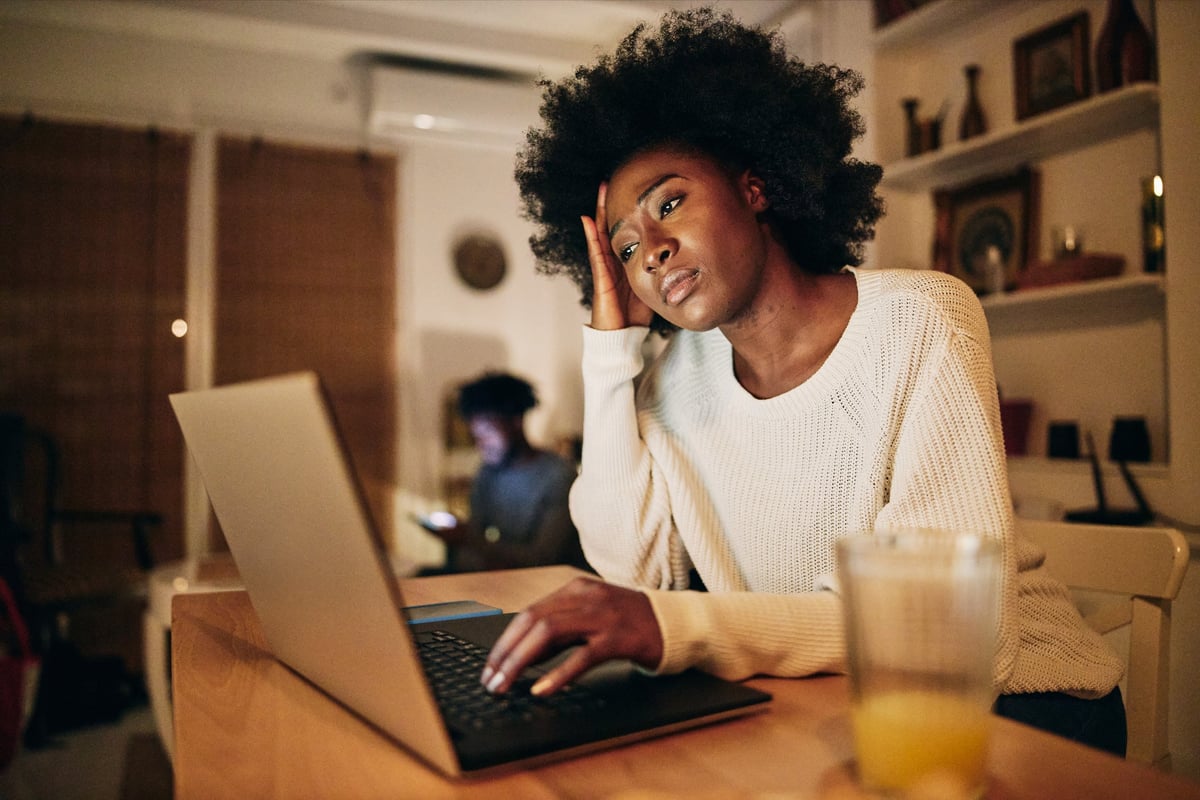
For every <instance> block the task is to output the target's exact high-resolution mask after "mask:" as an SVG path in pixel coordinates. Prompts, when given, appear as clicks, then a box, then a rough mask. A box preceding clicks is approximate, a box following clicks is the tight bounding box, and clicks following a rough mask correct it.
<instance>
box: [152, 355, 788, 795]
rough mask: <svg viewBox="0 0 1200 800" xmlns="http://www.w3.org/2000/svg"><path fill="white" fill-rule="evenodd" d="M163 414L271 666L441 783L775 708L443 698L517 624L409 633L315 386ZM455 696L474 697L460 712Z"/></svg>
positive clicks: (631, 672)
mask: <svg viewBox="0 0 1200 800" xmlns="http://www.w3.org/2000/svg"><path fill="white" fill-rule="evenodd" d="M170 400H171V405H172V407H173V409H174V411H175V415H176V417H177V419H178V420H179V425H180V427H181V428H182V430H183V435H184V439H185V440H186V442H187V446H188V449H189V450H190V451H191V454H192V457H193V459H194V460H195V463H196V465H197V467H198V468H199V472H200V474H201V476H202V477H203V480H204V484H205V487H206V488H207V490H208V495H209V499H210V500H211V502H212V506H213V510H214V511H215V512H216V515H217V519H218V521H219V522H220V524H221V528H222V530H223V531H224V534H225V539H226V541H227V542H228V544H229V549H230V552H231V554H232V555H233V558H234V561H235V562H236V563H237V567H238V571H239V573H240V577H241V579H242V582H243V584H244V585H245V587H246V590H247V591H248V592H249V596H250V601H251V604H252V605H253V606H254V610H255V612H256V614H257V615H258V618H259V620H260V622H261V624H262V628H263V631H264V633H265V635H266V638H267V642H268V644H269V646H270V648H271V650H272V652H273V654H274V655H275V657H276V658H278V659H279V660H280V661H281V662H283V663H284V664H286V665H287V666H288V667H290V668H291V669H292V670H294V671H295V672H297V673H299V674H300V675H301V676H303V677H304V678H305V679H307V680H308V681H310V682H311V683H313V684H314V685H316V686H317V687H318V688H319V689H321V690H322V691H324V692H325V693H327V694H328V695H330V696H331V697H333V698H334V699H335V700H337V701H339V702H340V703H341V704H343V705H344V706H346V707H347V708H349V709H350V710H351V711H353V712H354V713H356V714H358V715H359V716H360V717H362V718H363V719H365V720H367V721H368V722H369V723H371V724H372V725H374V726H375V727H377V728H378V729H379V730H381V731H383V732H384V733H385V734H387V735H388V736H390V737H391V738H393V739H394V740H395V741H397V742H398V743H400V744H401V745H402V746H404V747H405V748H407V749H409V750H410V751H411V752H413V753H414V754H416V755H417V756H419V757H420V758H421V759H423V760H424V761H425V762H427V763H428V764H430V765H432V766H434V767H435V768H437V769H438V770H440V771H441V772H443V773H445V774H446V775H448V776H451V777H461V776H469V775H479V774H486V773H489V772H493V771H500V770H503V769H505V768H508V767H513V766H518V765H520V766H528V765H532V764H537V763H543V762H546V761H551V760H555V759H559V758H565V757H568V756H572V755H576V754H579V753H583V752H589V751H593V750H596V749H600V748H604V747H610V746H615V745H620V744H625V743H628V742H631V741H635V740H638V739H643V738H648V737H650V736H655V735H660V734H665V733H669V732H672V731H676V730H680V729H684V728H689V727H693V726H697V725H701V724H706V723H710V722H714V721H717V720H721V719H726V718H730V717H735V716H740V715H743V714H748V713H752V712H755V711H761V710H764V709H765V708H767V707H768V705H769V701H770V700H771V696H770V695H769V694H766V693H764V692H760V691H758V690H755V689H752V688H750V687H748V686H743V685H741V684H738V683H733V682H729V681H724V680H721V679H719V678H716V677H714V676H712V675H708V674H706V673H703V672H700V671H698V670H690V671H687V672H684V673H681V674H678V675H664V676H652V675H647V674H645V673H644V672H642V671H640V670H638V669H637V668H636V667H635V666H634V665H633V664H631V663H628V662H620V661H618V662H610V663H608V664H605V665H602V666H600V667H597V668H595V669H593V670H591V671H590V672H588V673H587V674H586V675H584V676H582V677H581V678H580V679H578V680H577V681H576V682H575V683H574V684H573V685H572V686H571V687H570V690H569V691H567V692H566V693H564V694H563V695H562V696H561V697H559V698H557V699H555V700H554V701H553V704H552V705H551V704H550V701H549V698H547V699H546V702H543V698H535V697H533V696H532V695H530V694H529V693H528V685H529V684H530V683H531V682H532V680H533V679H535V678H536V673H535V674H531V675H528V676H523V678H522V682H521V684H519V685H518V686H517V687H514V689H513V690H512V691H510V692H509V693H507V694H506V695H503V696H492V695H488V694H486V693H485V692H482V691H481V687H480V686H479V673H480V671H481V668H482V665H481V664H472V665H470V666H466V667H461V666H460V667H459V670H460V671H464V672H465V675H460V676H459V677H460V678H461V679H463V680H464V681H465V685H464V687H463V688H462V689H454V688H453V687H450V686H449V684H447V683H446V681H447V680H448V679H447V678H445V677H444V676H443V675H442V674H441V673H440V672H438V671H437V670H436V669H435V666H434V662H436V661H438V660H439V659H440V660H441V661H442V662H445V661H450V662H451V664H452V665H454V664H459V663H460V662H459V657H458V656H457V655H454V656H450V657H447V656H446V651H447V650H448V649H449V648H453V647H463V648H465V649H466V650H467V651H468V652H471V653H473V654H474V656H476V657H479V658H482V656H483V655H486V653H487V651H488V650H489V649H490V648H491V646H492V644H493V643H494V642H495V641H496V639H497V638H498V637H499V636H500V634H501V632H503V630H504V628H505V626H506V625H507V623H508V621H509V620H510V619H511V618H512V614H495V615H486V616H475V617H469V618H464V619H450V620H441V621H437V622H415V621H412V622H410V620H409V615H408V613H407V612H406V607H405V602H404V597H403V593H402V591H401V586H400V582H399V580H398V579H397V578H396V576H395V573H394V572H393V568H392V565H391V560H390V558H389V555H388V553H387V551H386V549H385V547H384V540H383V538H382V537H381V536H380V533H379V531H378V530H377V528H376V527H375V525H374V523H373V521H372V519H371V516H370V513H369V512H368V510H367V506H366V504H365V502H364V501H363V493H362V491H361V487H360V485H359V483H358V481H357V479H356V476H355V472H354V470H353V468H352V465H351V463H350V460H349V457H348V454H347V451H346V449H345V446H344V444H343V441H342V438H341V436H340V435H339V432H338V429H337V425H336V422H335V419H334V416H333V414H332V410H331V408H330V405H329V403H328V400H327V398H326V395H325V392H324V390H323V389H322V385H321V381H320V379H319V378H318V376H317V375H316V374H315V373H312V372H302V373H293V374H288V375H282V376H279V377H273V378H266V379H262V380H256V381H250V382H246V383H239V384H232V385H228V386H223V387H218V388H214V389H206V390H201V391H194V392H183V393H179V394H173V395H171V398H170ZM461 599H462V600H473V599H474V598H461ZM427 653H433V658H432V659H430V658H428V657H424V656H425V654H427ZM439 654H440V656H439ZM560 657H561V656H560ZM425 665H428V666H425ZM459 691H461V692H465V693H467V694H469V695H470V696H469V697H467V698H466V705H467V710H466V711H465V712H464V710H463V708H462V707H461V706H457V705H455V703H457V702H458V701H460V700H462V699H463V698H458V697H456V696H455V692H459ZM472 704H474V705H473V706H472ZM514 708H515V709H516V711H515V712H514ZM472 709H473V710H472Z"/></svg>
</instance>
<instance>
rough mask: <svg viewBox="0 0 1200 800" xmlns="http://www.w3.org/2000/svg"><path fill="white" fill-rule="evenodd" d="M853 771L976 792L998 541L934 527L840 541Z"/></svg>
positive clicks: (871, 782) (995, 619)
mask: <svg viewBox="0 0 1200 800" xmlns="http://www.w3.org/2000/svg"><path fill="white" fill-rule="evenodd" d="M838 571H839V576H840V580H841V585H842V595H843V600H844V607H845V615H846V637H847V648H848V654H849V660H850V682H851V694H852V705H851V721H852V727H853V730H854V747H855V756H856V760H857V764H858V775H859V780H860V781H861V783H862V784H863V786H864V787H865V788H867V789H870V790H873V791H882V792H895V793H905V792H909V791H911V790H913V789H914V788H915V787H921V786H926V787H935V786H936V787H940V788H941V790H942V793H943V795H945V796H954V797H972V796H976V797H977V796H982V794H983V790H984V784H985V766H986V760H987V742H988V733H989V728H990V725H991V704H992V701H993V699H994V694H993V685H992V663H993V660H994V658H995V650H996V632H997V626H998V623H999V604H1000V585H1001V553H1000V546H999V542H997V541H994V540H991V539H987V538H984V537H980V536H973V535H966V534H949V533H941V532H937V531H899V532H878V533H873V534H864V535H861V536H854V537H850V538H847V539H844V540H842V541H841V542H839V543H838Z"/></svg>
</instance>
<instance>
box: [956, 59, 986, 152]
mask: <svg viewBox="0 0 1200 800" xmlns="http://www.w3.org/2000/svg"><path fill="white" fill-rule="evenodd" d="M965 72H966V74H967V104H966V105H965V106H964V107H963V112H962V118H961V119H960V120H959V122H958V138H959V139H970V138H971V137H972V136H979V135H980V134H981V133H986V132H987V118H986V117H984V115H983V107H982V106H981V105H979V87H978V84H979V65H978V64H969V65H968V66H967V67H966V69H965Z"/></svg>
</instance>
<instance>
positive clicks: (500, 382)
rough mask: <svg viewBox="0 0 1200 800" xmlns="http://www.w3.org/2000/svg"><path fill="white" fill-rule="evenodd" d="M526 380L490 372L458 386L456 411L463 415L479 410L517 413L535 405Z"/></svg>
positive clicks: (472, 414)
mask: <svg viewBox="0 0 1200 800" xmlns="http://www.w3.org/2000/svg"><path fill="white" fill-rule="evenodd" d="M537 402H538V401H537V396H536V395H535V394H534V392H533V386H532V385H530V383H529V382H528V381H525V380H522V379H521V378H518V377H516V376H515V375H509V374H508V373H505V372H489V373H486V374H485V375H483V377H481V378H477V379H476V380H473V381H471V382H470V383H467V384H465V385H464V386H462V387H461V388H460V389H459V390H458V412H459V413H460V414H461V415H462V417H463V419H470V418H471V417H474V416H477V415H479V414H496V415H498V416H502V417H519V416H521V415H522V414H524V413H525V412H526V411H528V410H529V409H531V408H533V407H534V406H536V405H537Z"/></svg>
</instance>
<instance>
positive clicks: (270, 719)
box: [172, 567, 1200, 800]
mask: <svg viewBox="0 0 1200 800" xmlns="http://www.w3.org/2000/svg"><path fill="white" fill-rule="evenodd" d="M572 574H574V571H573V570H572V569H570V568H568V567H545V568H539V569H526V570H512V571H508V572H502V573H476V574H471V575H453V576H443V577H435V578H416V579H411V580H406V581H404V582H403V587H404V593H405V600H406V602H408V603H410V604H413V605H416V604H420V603H432V602H438V601H442V600H454V599H473V600H478V601H480V602H483V603H488V604H490V605H495V606H499V607H501V608H504V609H506V610H515V609H519V608H521V607H523V606H524V605H526V604H528V603H529V602H530V601H532V600H533V599H536V598H537V597H540V596H542V595H543V594H546V593H547V592H549V591H550V590H552V589H554V588H557V587H558V586H560V585H562V584H563V583H564V582H566V581H567V580H568V579H569V578H570V577H571V576H572ZM172 650H173V654H172V658H173V662H172V663H173V693H174V709H175V764H174V767H175V796H176V798H177V799H178V800H189V799H190V798H203V800H216V799H217V798H237V800H243V799H244V798H260V799H261V798H270V797H288V798H290V797H304V798H310V797H317V798H341V797H353V798H372V797H380V798H407V797H418V798H481V797H497V798H522V799H523V800H524V799H525V798H593V797H598V798H619V800H635V798H636V799H638V800H642V799H645V800H650V799H651V798H653V799H654V800H662V799H663V798H712V799H714V800H715V799H716V798H722V799H724V798H765V797H766V796H768V795H770V796H771V797H773V798H779V797H789V798H819V799H820V800H834V799H835V798H836V799H837V800H841V799H842V798H853V797H858V796H860V795H859V792H858V790H857V789H856V787H855V785H854V780H853V766H852V763H851V755H852V744H851V737H850V727H849V719H848V716H847V681H846V679H845V678H844V677H840V676H839V677H820V678H808V679H799V680H797V679H791V680H789V679H778V678H763V679H756V680H753V681H751V682H750V683H751V685H753V686H756V687H758V688H761V689H764V690H766V691H769V692H771V693H772V694H774V696H775V701H774V703H773V704H772V708H771V710H769V711H768V712H766V713H764V714H757V715H754V716H751V717H747V718H741V719H736V720H732V721H729V722H723V723H719V724H716V725H711V726H708V727H705V728H700V729H696V730H691V731H685V732H683V733H678V734H674V735H671V736H667V737H661V738H658V739H652V740H649V741H645V742H640V743H637V744H633V745H628V746H625V747H621V748H617V749H614V750H609V751H606V752H602V753H595V754H591V755H588V756H583V757H579V758H576V759H573V760H569V761H564V762H560V763H557V764H551V765H548V766H544V767H539V768H537V769H529V770H522V771H517V772H512V773H509V774H506V775H501V776H498V777H491V778H487V779H477V780H473V781H467V782H454V781H450V780H447V779H445V778H443V777H442V776H441V775H440V774H438V773H436V772H434V771H433V770H432V769H430V768H429V767H427V766H425V765H424V764H423V763H421V762H419V761H417V760H416V759H415V758H413V757H412V756H410V755H409V754H408V753H407V751H405V750H404V749H403V748H402V747H401V746H399V745H398V744H396V743H395V742H394V741H393V740H391V739H389V738H388V737H386V736H385V735H384V734H382V733H380V732H379V731H378V730H376V729H375V728H373V727H372V726H370V725H369V724H368V723H366V722H364V721H362V720H361V719H360V718H359V717H357V716H356V715H354V714H353V713H351V712H350V711H348V710H347V709H346V708H345V707H344V706H342V705H340V704H339V703H337V702H335V701H333V700H331V699H329V698H328V697H327V696H326V695H324V694H323V693H321V692H320V691H319V690H318V689H316V688H315V687H313V686H312V685H311V684H309V683H308V682H307V681H305V680H304V679H303V678H300V677H299V676H298V675H297V674H296V673H294V672H292V671H291V670H289V669H287V668H286V667H284V666H283V665H282V664H280V663H279V662H278V661H276V660H275V659H274V658H273V657H272V656H271V654H270V653H269V652H268V651H267V650H266V643H265V641H264V639H263V636H262V632H261V630H260V627H259V623H258V619H257V617H256V616H255V614H254V611H253V608H252V607H251V606H250V603H249V599H248V597H247V595H246V594H245V593H244V592H222V593H213V594H196V595H179V596H177V597H176V598H175V600H174V617H173V624H172ZM989 758H990V761H989V774H990V785H989V789H988V797H989V798H993V799H994V800H1008V799H1009V798H1036V799H1037V800H1045V798H1056V799H1061V798H1089V799H1093V798H1113V799H1114V800H1128V798H1132V797H1139V798H1141V797H1147V798H1151V797H1152V798H1195V799H1196V800H1200V784H1195V783H1191V782H1189V781H1186V780H1184V779H1183V778H1180V777H1177V776H1172V775H1169V774H1166V773H1161V772H1158V771H1155V770H1153V769H1151V768H1149V767H1144V766H1142V765H1139V764H1134V763H1130V762H1126V761H1123V760H1121V759H1118V758H1115V757H1113V756H1110V755H1107V754H1104V753H1101V752H1098V751H1094V750H1091V749H1088V748H1085V747H1082V746H1080V745H1077V744H1074V743H1072V742H1069V741H1067V740H1065V739H1061V738H1058V737H1055V736H1051V735H1049V734H1046V733H1043V732H1041V731H1037V730H1034V729H1032V728H1028V727H1025V726H1023V725H1019V724H1017V723H1014V722H1011V721H1009V720H1004V719H998V720H997V722H996V727H995V734H994V737H993V743H992V749H991V754H990V757H989Z"/></svg>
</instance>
